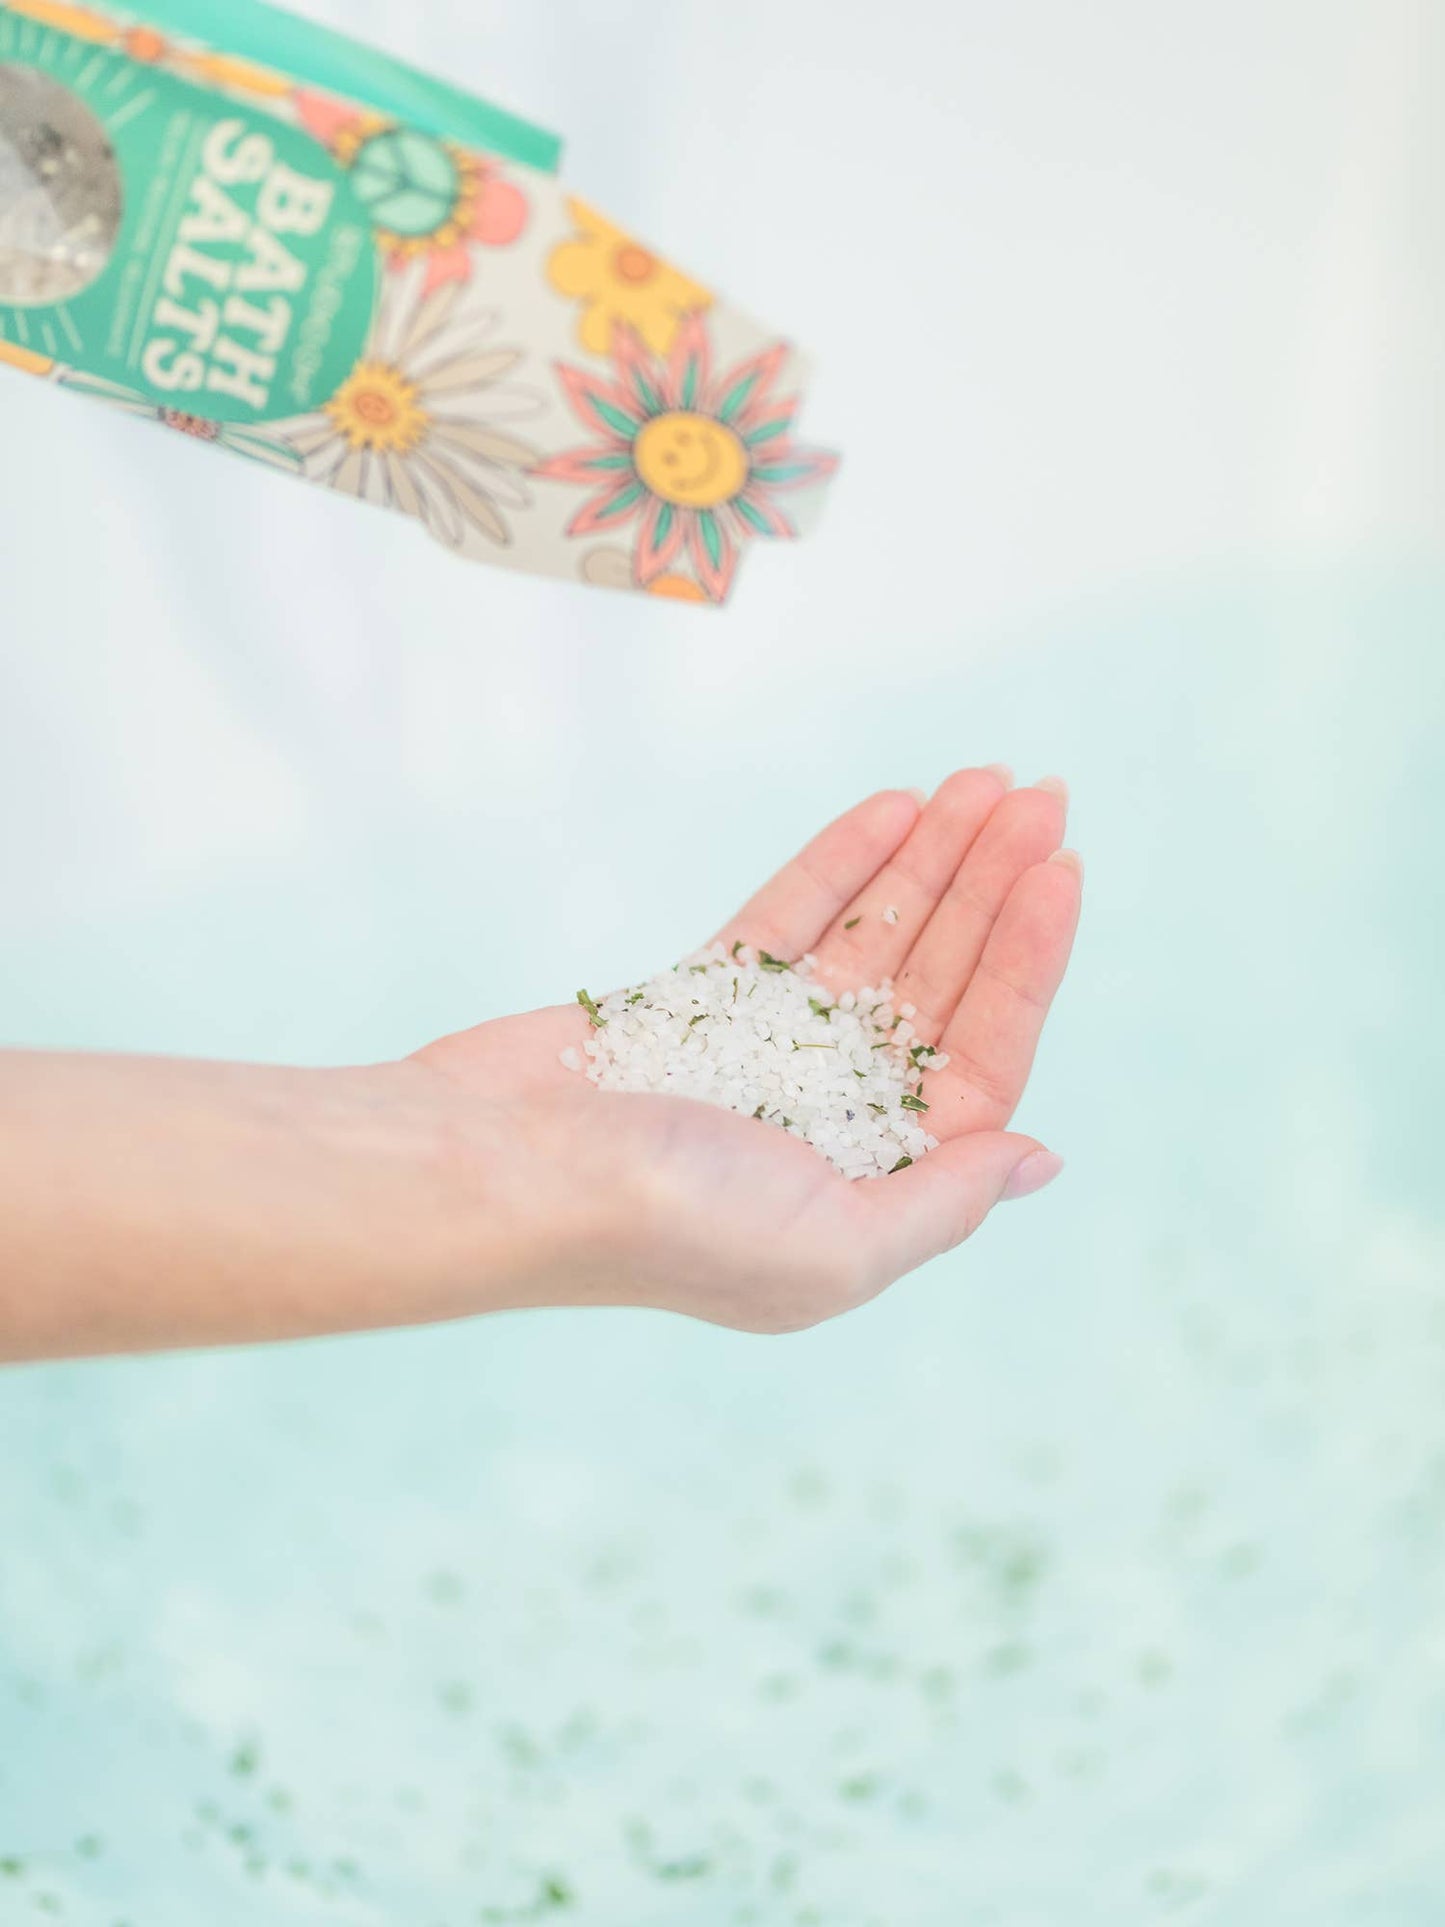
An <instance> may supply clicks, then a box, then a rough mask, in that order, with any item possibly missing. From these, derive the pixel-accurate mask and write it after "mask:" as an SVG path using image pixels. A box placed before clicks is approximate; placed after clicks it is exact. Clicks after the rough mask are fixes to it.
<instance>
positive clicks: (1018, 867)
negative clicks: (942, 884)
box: [896, 777, 1067, 1043]
mask: <svg viewBox="0 0 1445 1927" xmlns="http://www.w3.org/2000/svg"><path fill="white" fill-rule="evenodd" d="M1044 780H1045V783H1046V784H1048V785H1050V787H1047V788H1040V787H1038V786H1037V785H1035V786H1034V787H1032V788H1029V789H1022V790H1014V791H1012V792H1011V793H1010V794H1009V795H1008V796H1006V797H1005V798H1004V800H1003V801H1002V802H1001V803H1000V804H999V806H998V808H997V809H996V810H995V811H994V812H993V814H992V816H990V818H989V820H988V822H987V824H986V825H985V826H984V828H983V830H982V831H981V832H980V833H979V836H978V838H977V839H976V841H975V842H974V844H973V846H972V847H971V848H970V850H969V852H968V854H967V856H966V857H965V858H964V859H963V862H962V863H961V864H960V865H959V869H958V874H957V875H956V876H955V877H954V878H953V879H952V882H951V883H950V885H949V888H948V890H947V892H946V893H945V895H944V896H943V898H942V900H941V902H940V903H939V905H938V908H937V909H936V910H935V911H934V913H933V915H932V916H931V917H930V918H929V920H928V924H927V927H926V928H925V929H924V930H923V931H922V932H921V933H920V934H919V937H918V941H917V942H916V943H915V944H914V945H913V947H912V949H911V951H910V952H909V955H908V957H907V959H906V961H904V963H903V965H902V967H901V969H900V970H899V971H898V974H897V979H896V982H897V998H898V1001H899V1002H900V1003H908V1004H912V1005H914V1006H915V1008H916V1011H917V1015H916V1016H915V1017H914V1019H913V1025H914V1028H915V1029H916V1030H917V1032H918V1034H919V1036H920V1037H922V1038H923V1039H924V1040H925V1042H927V1043H936V1042H937V1041H938V1039H939V1038H940V1037H941V1036H942V1034H943V1032H944V1030H945V1028H946V1027H947V1025H948V1022H949V1019H950V1018H951V1017H952V1016H953V1013H954V1011H955V1010H956V1009H957V1007H958V1002H959V999H960V998H961V997H962V996H963V994H964V991H965V990H966V989H967V987H968V983H969V980H970V978H971V977H972V976H973V973H974V971H975V970H976V969H977V968H978V962H979V959H980V957H982V955H983V953H984V946H985V945H986V944H987V942H988V938H989V932H990V931H991V930H992V929H993V927H994V923H995V921H996V919H997V918H998V916H999V914H1000V913H1001V911H1002V910H1003V907H1004V904H1005V903H1006V902H1007V901H1008V896H1009V892H1010V891H1011V890H1012V889H1013V887H1014V885H1015V884H1016V883H1017V882H1018V880H1019V878H1020V877H1021V876H1022V875H1023V874H1024V872H1025V871H1026V870H1027V869H1029V868H1030V867H1031V866H1032V865H1034V864H1036V863H1042V862H1043V860H1044V859H1045V857H1047V856H1050V855H1051V854H1052V853H1053V852H1054V851H1055V850H1056V849H1058V847H1059V844H1060V843H1061V842H1062V841H1063V836H1064V819H1065V814H1066V796H1067V792H1066V791H1065V790H1064V787H1063V785H1062V783H1060V782H1059V781H1058V779H1057V778H1056V777H1049V778H1045V779H1044Z"/></svg>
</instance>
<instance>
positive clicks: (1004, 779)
mask: <svg viewBox="0 0 1445 1927" xmlns="http://www.w3.org/2000/svg"><path fill="white" fill-rule="evenodd" d="M984 768H985V769H986V770H987V771H988V773H989V775H990V776H996V777H997V778H998V780H999V781H1000V783H1002V784H1003V786H1004V788H1005V789H1006V790H1011V789H1012V788H1013V786H1014V773H1013V771H1012V770H1011V769H1010V768H1009V766H1008V764H1007V763H985V764H984Z"/></svg>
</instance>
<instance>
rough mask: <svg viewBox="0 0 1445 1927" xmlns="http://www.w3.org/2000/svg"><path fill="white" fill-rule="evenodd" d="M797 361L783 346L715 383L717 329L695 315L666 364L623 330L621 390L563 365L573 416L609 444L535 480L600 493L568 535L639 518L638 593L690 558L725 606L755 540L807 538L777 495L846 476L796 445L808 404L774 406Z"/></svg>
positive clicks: (540, 471)
mask: <svg viewBox="0 0 1445 1927" xmlns="http://www.w3.org/2000/svg"><path fill="white" fill-rule="evenodd" d="M787 354H788V346H787V343H786V342H776V343H775V344H774V345H773V346H772V347H770V348H766V349H764V350H763V351H762V353H760V354H756V355H753V356H751V357H749V358H748V359H747V360H745V361H742V362H739V363H738V364H737V365H736V366H735V367H733V368H730V369H728V371H727V372H726V373H725V374H722V375H718V376H716V377H715V376H714V375H713V373H712V365H711V361H712V357H711V349H710V347H709V343H708V336H707V329H706V326H705V324H704V322H703V319H702V317H701V315H697V314H691V315H688V316H687V317H686V318H685V319H684V321H683V322H682V323H681V325H680V327H679V329H678V334H677V340H676V341H675V343H674V344H673V349H672V353H671V355H670V356H669V358H668V360H667V362H666V363H665V364H664V363H662V362H660V361H658V360H656V359H654V357H653V356H651V355H650V354H649V353H648V352H647V349H646V348H645V347H644V345H643V343H642V342H641V341H640V340H639V338H638V337H637V335H636V334H635V333H634V332H633V331H632V329H631V328H630V327H627V326H626V325H625V324H619V325H618V326H617V327H616V328H615V329H614V330H613V365H614V370H615V376H616V379H615V380H613V381H610V382H609V381H607V380H605V379H601V378H599V377H597V376H595V375H590V374H588V373H586V372H585V371H584V370H583V369H580V368H570V367H567V366H566V365H565V364H559V366H558V371H557V372H558V375H559V377H560V379H561V382H562V385H563V387H564V389H565V390H566V392H567V397H568V400H569V401H570V402H571V404H572V407H573V410H574V412H575V413H576V414H577V415H578V417H579V418H580V419H581V420H582V421H583V422H584V423H585V424H586V425H587V426H588V427H589V428H591V429H593V430H595V432H596V434H597V436H598V439H597V441H595V442H594V443H592V444H590V445H589V446H587V447H584V448H577V449H571V450H568V451H567V452H565V453H564V454H560V455H552V456H549V457H548V458H547V460H546V461H544V462H541V463H539V464H538V466H537V467H536V468H535V469H534V470H533V473H534V474H535V475H539V476H544V477H546V478H548V479H549V480H551V481H557V482H576V483H580V484H582V485H583V486H584V487H590V488H594V489H596V490H597V491H598V492H597V493H596V494H595V495H594V496H593V497H592V499H591V500H590V501H588V502H585V503H584V504H583V506H582V507H581V508H580V509H579V510H578V512H577V513H576V515H574V516H573V518H572V520H571V521H570V522H569V523H568V525H567V533H568V534H569V535H591V534H595V533H598V532H600V531H603V530H608V531H612V530H616V529H619V528H621V527H622V526H624V525H625V524H626V523H628V522H631V521H632V520H633V519H634V517H636V518H639V520H640V526H639V529H638V534H637V539H636V542H635V544H634V547H633V554H632V579H633V582H634V584H635V586H636V587H638V588H641V589H645V588H647V587H648V586H649V585H650V584H651V583H652V582H654V581H655V580H656V579H657V578H658V577H659V576H661V575H664V574H666V573H667V572H668V571H669V570H671V569H672V567H673V565H674V564H675V563H676V561H677V559H678V558H679V557H680V556H681V555H682V554H683V553H684V551H685V552H686V554H687V556H688V557H689V559H690V560H691V563H692V566H693V569H694V570H695V571H696V574H697V579H698V581H699V582H700V583H701V584H702V586H703V588H704V589H705V590H706V591H707V593H708V595H709V596H711V597H712V598H713V600H714V601H717V602H721V601H722V600H723V598H724V597H725V596H726V595H727V592H728V589H729V587H730V586H731V583H732V578H733V572H734V570H735V568H736V566H737V559H738V553H739V549H740V546H741V544H742V543H743V542H744V541H745V540H746V539H747V538H748V537H749V536H753V535H764V536H791V535H796V533H797V530H796V529H795V528H794V527H793V525H792V523H791V522H790V521H789V520H788V518H787V516H786V515H785V514H784V513H783V511H782V510H781V509H780V508H779V507H778V505H777V503H776V501H775V500H774V499H773V498H774V496H775V494H776V493H777V491H778V490H780V489H788V488H801V487H805V486H806V485H808V484H809V483H812V482H818V481H822V480H823V479H824V478H825V477H827V476H829V475H831V474H832V473H833V470H834V469H835V468H836V467H837V457H836V456H835V455H825V454H822V453H820V452H818V451H816V450H812V449H804V448H799V447H797V446H796V445H795V444H794V442H793V441H792V439H791V434H792V425H793V417H794V415H795V414H796V412H797V407H798V402H797V397H796V396H785V397H783V398H781V399H777V398H775V397H774V395H773V385H774V383H775V382H776V381H777V378H778V375H779V372H780V370H781V369H782V366H783V363H784V361H785V360H786V358H787Z"/></svg>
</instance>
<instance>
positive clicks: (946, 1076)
mask: <svg viewBox="0 0 1445 1927" xmlns="http://www.w3.org/2000/svg"><path fill="white" fill-rule="evenodd" d="M1064 819H1065V797H1064V791H1063V786H1062V784H1058V783H1055V782H1052V781H1051V782H1048V783H1046V784H1044V785H1043V786H1041V787H1035V788H1030V789H1017V790H1014V789H1009V788H1008V787H1007V782H1006V779H1005V777H1004V775H1002V774H1001V773H1000V772H998V771H997V770H993V769H969V770H960V771H958V772H957V773H956V774H955V775H953V776H950V777H949V778H948V780H947V781H946V782H945V783H944V784H942V786H941V787H940V788H939V789H938V790H937V791H936V792H935V794H934V795H933V796H932V797H931V798H930V799H929V801H928V802H927V803H926V804H925V805H923V806H922V807H920V805H919V803H918V802H917V800H916V799H915V798H914V797H913V796H912V795H910V794H909V793H908V792H905V791H899V790H886V791H882V792H880V793H879V794H878V795H876V796H872V797H869V798H868V799H867V801H865V802H863V803H860V804H858V805H857V806H856V808H854V809H852V810H850V811H848V812H847V814H846V815H844V816H842V817H840V818H839V819H838V820H837V821H836V822H835V823H832V824H830V825H829V827H828V828H827V829H825V830H823V831H822V832H821V834H820V835H818V836H817V837H815V838H814V840H813V841H812V842H811V843H810V844H808V846H807V847H806V848H805V849H804V850H803V851H801V852H800V854H799V855H798V856H796V857H795V858H794V859H793V861H792V862H791V863H789V864H787V865H786V866H785V867H784V868H783V869H782V870H781V871H780V872H779V873H778V875H777V876H775V877H774V878H773V879H772V881H771V882H769V883H767V884H766V885H764V887H763V888H762V889H761V890H760V891H759V892H758V893H757V895H756V896H754V897H753V898H752V899H751V900H750V901H749V902H748V903H747V904H745V905H744V907H743V908H742V909H741V910H740V911H739V912H738V914H737V915H736V917H734V918H733V919H732V920H731V922H729V923H728V924H727V925H725V926H724V928H723V929H722V930H721V931H720V932H718V933H717V934H718V936H719V937H720V938H721V940H722V941H723V942H724V943H725V944H728V945H730V944H731V943H732V942H733V941H734V940H735V939H737V938H742V939H743V940H744V941H745V942H748V943H750V944H752V945H754V946H756V947H759V948H762V949H766V950H769V951H771V952H772V953H773V954H774V955H776V956H781V957H787V958H790V959H796V958H798V957H800V956H801V955H802V954H803V953H804V952H805V951H809V952H812V953H813V955H814V956H815V957H816V958H817V964H818V974H819V975H820V977H822V978H823V980H824V981H825V982H827V983H828V984H829V985H830V987H831V988H832V989H833V990H835V991H841V990H844V989H849V988H858V987H860V986H862V985H865V984H869V985H875V984H878V983H880V982H882V981H883V980H884V979H891V980H892V981H893V983H894V985H895V987H896V988H895V995H896V997H897V999H898V1000H899V1001H900V1002H908V1003H912V1004H913V1005H915V1006H916V1007H917V1016H916V1017H915V1018H914V1019H913V1022H914V1025H915V1027H916V1029H917V1031H918V1033H919V1035H920V1037H921V1038H922V1039H924V1040H925V1041H927V1042H930V1043H936V1044H937V1045H938V1046H939V1048H940V1050H941V1051H943V1052H946V1053H947V1057H948V1060H949V1061H948V1063H947V1065H946V1067H945V1068H944V1069H942V1070H940V1071H936V1072H932V1073H929V1074H928V1081H927V1086H926V1095H927V1098H928V1102H929V1107H930V1108H929V1118H928V1123H929V1129H930V1130H931V1131H932V1132H933V1134H934V1135H935V1136H936V1137H938V1138H939V1139H940V1144H939V1147H938V1149H937V1150H936V1151H933V1152H931V1153H929V1155H928V1156H926V1157H924V1158H922V1159H920V1160H919V1161H918V1162H917V1163H915V1164H914V1165H913V1166H912V1168H911V1169H908V1170H905V1171H901V1172H898V1173H897V1174H896V1175H893V1176H890V1177H887V1178H883V1179H880V1180H876V1181H865V1182H861V1183H859V1182H852V1183H850V1182H849V1181H848V1180H847V1179H845V1178H843V1177H842V1176H840V1175H839V1173H838V1172H837V1171H835V1170H834V1169H833V1167H832V1166H831V1165H829V1164H828V1163H827V1162H826V1161H825V1160H824V1159H823V1158H821V1157H820V1156H819V1155H818V1153H817V1152H816V1151H814V1150H813V1149H812V1147H811V1146H810V1145H807V1144H805V1143H804V1142H802V1141H801V1140H800V1139H798V1138H795V1137H793V1136H791V1135H789V1134H788V1133H787V1132H784V1131H780V1130H777V1129H776V1128H774V1127H771V1126H767V1125H760V1124H758V1123H756V1122H755V1121H754V1120H753V1119H751V1118H745V1117H740V1116H737V1115H736V1114H734V1113H732V1112H730V1111H726V1110H722V1109H720V1108H718V1107H715V1106H711V1105H705V1104H700V1103H696V1102H694V1101H691V1100H689V1099H686V1098H678V1097H667V1096H661V1095H658V1096H652V1095H637V1094H619V1093H613V1092H603V1091H600V1090H598V1089H597V1088H596V1086H595V1085H593V1084H591V1083H590V1082H588V1081H587V1080H586V1079H585V1078H582V1077H579V1076H578V1075H577V1074H576V1073H575V1072H573V1071H569V1070H567V1069H565V1068H564V1067H563V1065H562V1064H561V1062H560V1061H559V1053H560V1052H561V1051H562V1050H563V1049H564V1048H566V1047H567V1046H568V1045H580V1044H581V1043H582V1042H583V1041H584V1040H585V1037H586V1035H587V1020H586V1018H585V1016H584V1014H583V1012H582V1011H581V1010H580V1009H579V1008H578V1007H577V1006H576V1005H563V1006H558V1007H555V1008H552V1009H548V1010H539V1011H534V1012H531V1013H530V1014H528V1015H526V1016H521V1017H507V1018H501V1019H497V1020H495V1021H493V1022H491V1023H486V1024H482V1025H479V1026H478V1027H477V1028H476V1029H474V1030H469V1031H465V1032H462V1033H460V1034H459V1035H457V1036H454V1037H448V1038H445V1039H443V1040H442V1041H441V1042H439V1043H436V1044H433V1045H430V1046H428V1047H427V1049H425V1050H424V1051H421V1052H419V1053H418V1054H417V1060H416V1061H417V1062H418V1063H420V1064H422V1065H425V1066H427V1067H428V1068H429V1069H430V1070H432V1071H434V1072H436V1073H439V1074H440V1076H441V1077H442V1078H444V1079H445V1081H446V1083H447V1085H448V1087H449V1088H450V1089H452V1090H453V1091H457V1092H459V1093H460V1094H461V1095H462V1096H463V1098H464V1099H465V1100H468V1101H469V1103H470V1105H471V1106H472V1107H473V1113H474V1115H473V1120H472V1123H473V1128H472V1134H471V1135H472V1141H474V1142H475V1143H477V1144H478V1145H479V1146H481V1147H483V1148H482V1149H480V1150H479V1151H478V1153H477V1154H478V1155H479V1156H484V1157H488V1158H490V1159H492V1160H493V1161H495V1162H498V1163H499V1164H500V1166H501V1169H502V1170H503V1172H504V1174H505V1188H506V1190H507V1193H508V1195H509V1196H510V1197H511V1198H512V1200H513V1208H514V1209H515V1210H516V1211H517V1212H518V1213H519V1215H521V1216H531V1217H533V1218H535V1219H537V1220H539V1221H545V1222H555V1223H557V1224H558V1225H562V1224H568V1223H581V1224H583V1225H585V1227H586V1231H585V1235H584V1236H583V1238H582V1239H581V1240H580V1241H579V1242H577V1243H575V1244H572V1245H569V1246H567V1247H566V1255H565V1258H563V1257H561V1256H559V1261H558V1262H559V1265H560V1266H562V1267H563V1268H564V1269H565V1274H566V1275H565V1277H564V1278H562V1279H560V1280H556V1279H554V1280H553V1289H552V1291H551V1295H552V1296H553V1297H556V1296H558V1295H561V1296H563V1297H564V1298H566V1299H567V1300H568V1301H570V1302H575V1303H603V1302H609V1303H627V1304H649V1305H658V1306H664V1307H666V1308H668V1309H671V1310H676V1311H683V1312H687V1313H690V1314H692V1315H693V1316H696V1317H701V1318H707V1319H711V1320H713V1321H715V1322H718V1323H722V1324H728V1325H733V1326H737V1327H740V1328H742V1329H746V1330H754V1331H785V1330H794V1329H797V1328H798V1327H801V1326H805V1325H810V1324H814V1323H816V1322H818V1321H819V1320H820V1319H823V1318H826V1317H829V1316H832V1315H833V1314H835V1313H837V1312H839V1311H842V1310H846V1309H847V1308H848V1307H849V1306H850V1305H854V1304H857V1303H859V1302H861V1301H862V1300H864V1299H866V1298H869V1297H871V1296H873V1295H874V1294H875V1293H876V1292H878V1291H880V1290H882V1289H883V1287H884V1286H885V1285H887V1284H889V1283H891V1282H892V1281H893V1279H895V1278H897V1277H899V1276H901V1275H902V1273H904V1272H905V1271H908V1270H911V1269H912V1268H913V1267H914V1266H915V1265H918V1264H921V1263H922V1262H923V1261H924V1260H925V1259H927V1258H929V1257H932V1256H934V1255H936V1254H937V1253H938V1252H940V1251H943V1250H946V1249H948V1248H950V1247H951V1246H953V1245H955V1244H957V1243H959V1242H960V1241H961V1240H962V1239H964V1238H966V1237H967V1236H969V1235H970V1233H971V1232H972V1231H973V1230H975V1229H976V1228H977V1226H978V1225H979V1224H980V1223H981V1222H982V1220H983V1218H984V1217H985V1216H986V1215H987V1214H988V1211H989V1210H990V1209H991V1207H992V1206H993V1205H994V1204H995V1203H996V1202H997V1201H998V1200H999V1199H1000V1198H1001V1197H1004V1196H1018V1195H1022V1194H1023V1193H1024V1192H1025V1191H1028V1190H1033V1189H1037V1188H1038V1186H1039V1185H1040V1184H1042V1183H1044V1182H1046V1181H1047V1179H1048V1178H1049V1177H1050V1176H1052V1175H1053V1173H1054V1171H1056V1170H1057V1168H1058V1161H1057V1160H1056V1159H1054V1158H1053V1157H1052V1154H1050V1153H1048V1152H1046V1151H1044V1150H1043V1149H1042V1147H1041V1146H1040V1145H1039V1144H1038V1143H1037V1142H1036V1141H1035V1140H1034V1139H1032V1138H1028V1137H1023V1136H1019V1135H1017V1134H1015V1133H1011V1132H1009V1131H1008V1130H1007V1129H1006V1128H1005V1127H1006V1126H1007V1124H1008V1122H1009V1119H1010V1118H1011V1117H1012V1115H1013V1112H1014V1110H1015V1108H1016V1106H1017V1104H1018V1101H1019V1099H1020V1097H1021V1096H1022V1094H1023V1089H1024V1085H1025V1082H1026V1081H1027V1078H1028V1074H1029V1070H1030V1068H1031V1066H1032V1063H1033V1057H1034V1051H1035V1047H1036V1045H1037V1043H1038V1038H1039V1033H1040V1030H1041V1029H1042V1026H1043V1022H1044V1018H1045V1015H1046V1014H1047V1011H1048V1008H1049V1004H1050V1002H1051V1000H1052V998H1053V995H1054V992H1055V991H1056V990H1057V988H1058V985H1059V982H1060V980H1061V978H1062V976H1063V973H1064V967H1065V965H1066V963H1067V961H1068V956H1069V950H1070V946H1071V944H1072V941H1073V935H1074V929H1075V925H1076V923H1077V921H1078V913H1079V887H1080V872H1079V865H1078V862H1077V859H1076V858H1074V857H1072V855H1071V854H1070V853H1067V852H1061V851H1060V848H1059V846H1060V843H1061V841H1062V838H1063V832H1064ZM560 1251H561V1246H560V1245H559V1253H560ZM559 1283H560V1285H561V1290H560V1293H559V1292H558V1291H557V1289H556V1287H557V1285H558V1284H559Z"/></svg>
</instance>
